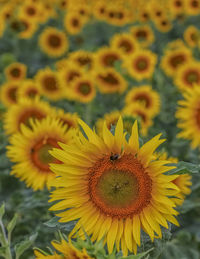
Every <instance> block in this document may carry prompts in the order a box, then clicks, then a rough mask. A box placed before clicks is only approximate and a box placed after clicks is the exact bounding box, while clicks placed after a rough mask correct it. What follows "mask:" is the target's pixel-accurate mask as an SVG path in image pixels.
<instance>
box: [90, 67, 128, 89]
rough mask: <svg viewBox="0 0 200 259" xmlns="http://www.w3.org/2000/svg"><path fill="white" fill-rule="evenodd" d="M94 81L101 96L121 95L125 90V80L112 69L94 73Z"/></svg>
mask: <svg viewBox="0 0 200 259" xmlns="http://www.w3.org/2000/svg"><path fill="white" fill-rule="evenodd" d="M95 81H96V84H97V86H98V89H99V91H100V92H101V93H103V94H111V93H123V92H124V91H125V90H126V88H127V82H126V80H125V79H124V78H123V76H121V75H120V74H119V73H118V72H117V71H115V70H114V69H113V68H106V69H104V70H99V71H96V73H95Z"/></svg>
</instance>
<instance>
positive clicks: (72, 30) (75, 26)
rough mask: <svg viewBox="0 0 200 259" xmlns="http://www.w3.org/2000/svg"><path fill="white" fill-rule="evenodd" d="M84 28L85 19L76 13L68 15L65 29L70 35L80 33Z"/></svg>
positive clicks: (65, 20) (65, 19)
mask: <svg viewBox="0 0 200 259" xmlns="http://www.w3.org/2000/svg"><path fill="white" fill-rule="evenodd" d="M83 26H84V19H82V18H81V16H80V15H79V14H78V13H76V12H71V13H67V14H66V15H65V18H64V27H65V29H66V31H67V32H68V33H69V34H72V35H75V34H78V33H80V31H81V30H82V28H83Z"/></svg>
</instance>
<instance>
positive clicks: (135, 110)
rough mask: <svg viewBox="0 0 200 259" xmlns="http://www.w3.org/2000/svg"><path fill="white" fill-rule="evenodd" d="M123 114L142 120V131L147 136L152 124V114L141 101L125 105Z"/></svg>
mask: <svg viewBox="0 0 200 259" xmlns="http://www.w3.org/2000/svg"><path fill="white" fill-rule="evenodd" d="M122 114H123V115H126V116H133V117H136V118H138V119H139V120H140V122H141V129H140V132H141V134H142V135H143V136H146V135H147V133H148V130H149V128H150V127H151V126H152V124H153V121H152V115H151V114H150V113H149V110H148V109H146V108H145V107H144V106H142V105H141V104H140V103H137V102H135V103H132V104H129V105H127V106H125V107H124V109H123V111H122Z"/></svg>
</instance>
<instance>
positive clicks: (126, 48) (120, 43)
mask: <svg viewBox="0 0 200 259" xmlns="http://www.w3.org/2000/svg"><path fill="white" fill-rule="evenodd" d="M110 45H111V48H113V49H117V50H118V51H120V53H121V54H122V55H125V56H128V55H130V54H132V53H133V52H134V51H136V50H137V49H138V48H139V45H138V43H137V41H136V40H134V39H133V38H132V37H131V35H130V34H128V33H121V34H116V35H114V37H112V38H111V42H110Z"/></svg>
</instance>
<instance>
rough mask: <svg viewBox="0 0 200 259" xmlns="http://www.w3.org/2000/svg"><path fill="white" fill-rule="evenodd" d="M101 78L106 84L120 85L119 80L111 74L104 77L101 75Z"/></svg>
mask: <svg viewBox="0 0 200 259" xmlns="http://www.w3.org/2000/svg"><path fill="white" fill-rule="evenodd" d="M99 78H100V79H101V80H102V81H103V82H106V83H108V84H110V85H114V86H115V85H117V84H119V81H118V80H117V78H115V76H114V75H113V74H111V73H107V75H105V76H103V75H99Z"/></svg>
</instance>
